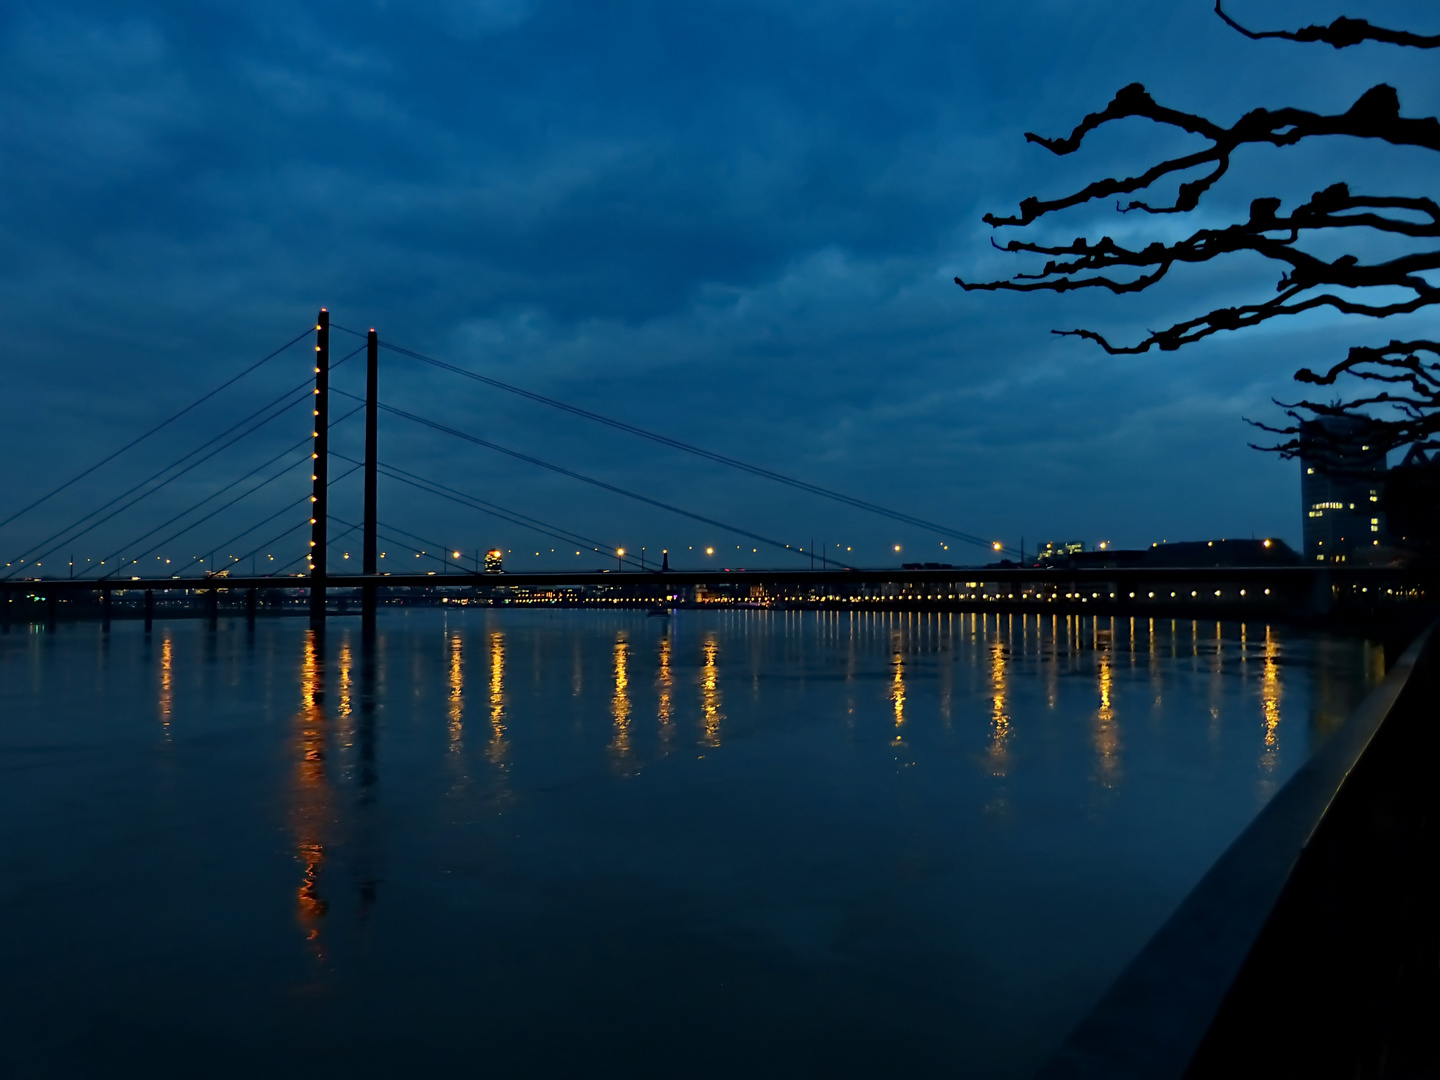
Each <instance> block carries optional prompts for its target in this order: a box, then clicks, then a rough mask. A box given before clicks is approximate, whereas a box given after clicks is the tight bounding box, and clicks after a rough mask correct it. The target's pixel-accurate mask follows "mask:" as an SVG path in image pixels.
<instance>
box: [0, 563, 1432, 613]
mask: <svg viewBox="0 0 1440 1080" xmlns="http://www.w3.org/2000/svg"><path fill="white" fill-rule="evenodd" d="M327 585H328V588H327V589H326V594H327V595H326V598H325V600H326V602H325V605H324V608H323V610H324V613H325V615H326V616H327V617H336V616H345V615H349V614H358V613H359V611H360V607H361V598H362V596H363V593H364V590H365V588H366V587H367V586H368V587H372V588H373V589H374V590H375V594H376V600H377V603H378V604H379V605H380V606H383V607H397V606H439V605H442V604H444V605H452V604H453V605H456V606H483V607H509V606H549V607H588V608H611V609H615V608H637V607H644V608H648V609H655V608H663V609H665V610H667V611H668V610H674V609H708V608H726V607H745V608H773V609H785V610H805V609H815V610H845V609H850V610H948V611H1000V612H1016V613H1019V612H1025V613H1052V612H1053V613H1064V614H1073V613H1082V614H1094V615H1139V616H1152V617H1161V616H1164V617H1204V618H1216V619H1247V618H1250V619H1253V618H1266V619H1280V620H1301V621H1314V620H1323V621H1333V622H1369V621H1372V620H1379V621H1385V622H1388V623H1394V622H1396V621H1403V622H1406V623H1409V622H1411V621H1414V622H1417V623H1419V622H1422V621H1423V620H1425V619H1426V618H1427V617H1432V616H1433V611H1432V609H1433V607H1434V604H1433V599H1432V598H1433V597H1434V596H1435V595H1436V590H1435V589H1434V588H1433V587H1432V586H1431V585H1430V583H1429V582H1428V580H1427V578H1426V577H1425V576H1421V575H1419V574H1418V573H1416V572H1415V571H1407V570H1405V569H1402V568H1371V567H1354V568H1341V567H1332V568H1312V567H1274V566H1271V567H1233V566H1232V567H1185V568H1164V567H1146V568H1144V569H1115V568H1108V569H1103V570H1075V569H1047V568H985V569H983V570H982V569H967V570H956V569H953V568H950V569H945V570H905V571H895V570H879V569H876V570H815V571H809V570H768V571H767V570H747V571H671V572H668V573H661V572H648V573H639V572H635V573H625V574H617V573H615V572H614V571H581V572H572V573H552V572H546V573H540V572H536V573H504V574H484V573H481V574H470V573H452V574H449V575H446V576H443V577H442V576H436V575H430V574H426V575H404V574H391V575H353V576H352V575H345V576H335V575H332V576H330V578H329V579H328V582H327ZM0 609H3V610H0V620H3V622H4V624H5V625H6V626H7V627H8V626H9V625H11V624H12V623H14V624H20V623H30V622H49V621H53V620H55V619H56V618H66V619H70V618H95V617H101V618H104V619H106V620H108V618H110V617H112V616H113V617H115V618H135V617H140V616H141V615H142V614H144V613H149V615H150V617H153V616H154V614H155V613H157V612H159V613H162V614H164V615H165V616H167V617H176V616H180V617H184V616H187V615H190V616H197V617H198V616H206V615H208V616H209V617H211V618H212V619H213V618H216V617H218V615H219V614H220V613H221V612H222V611H223V612H226V613H240V612H244V613H246V614H247V615H249V617H250V618H252V619H253V618H254V617H255V616H256V615H265V616H268V615H283V614H304V613H307V612H309V613H310V614H312V615H313V614H314V613H315V611H316V610H317V609H316V607H315V605H314V602H313V592H312V589H311V588H310V587H309V585H308V582H307V581H306V579H303V578H293V577H292V578H278V577H243V576H228V577H223V578H220V577H211V578H208V579H189V580H185V579H178V580H177V579H174V578H162V579H156V580H144V579H141V580H131V581H123V582H122V581H117V582H114V583H113V584H110V583H104V584H101V583H96V582H83V581H68V580H63V579H62V580H30V581H26V582H17V583H15V585H12V586H9V587H7V588H5V589H4V591H3V595H0Z"/></svg>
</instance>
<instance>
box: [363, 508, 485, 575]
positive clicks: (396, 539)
mask: <svg viewBox="0 0 1440 1080" xmlns="http://www.w3.org/2000/svg"><path fill="white" fill-rule="evenodd" d="M334 521H335V523H336V524H337V525H345V526H347V530H346V531H347V532H348V531H351V530H356V529H362V528H363V526H362V525H360V524H352V523H351V522H348V521H346V520H345V519H344V518H338V517H337V518H334ZM375 533H376V535H377V536H378V537H379V538H380V539H382V540H386V541H388V542H390V543H391V544H395V545H398V546H399V547H409V545H408V544H407V543H406V542H405V541H404V540H402V539H400V536H405V537H409V538H410V539H411V540H418V541H419V542H420V543H422V544H425V545H426V546H427V547H431V548H434V549H435V550H436V551H441V552H445V551H453V550H454V549H453V548H448V547H446V546H445V545H444V544H441V543H437V542H436V541H434V540H427V539H425V537H423V536H417V535H415V533H412V532H406V531H405V530H404V529H401V528H399V527H397V526H395V525H387V524H385V523H383V522H376V524H375ZM392 533H399V534H400V536H393V535H391V534H392ZM415 554H416V556H417V557H418V558H424V559H430V560H431V561H433V562H437V563H440V564H441V566H443V567H444V568H446V569H447V570H448V569H449V567H450V560H449V558H448V557H446V556H445V555H432V554H430V552H429V551H417V552H416V553H415ZM456 565H457V566H458V565H459V564H458V563H457V564H456ZM437 576H444V575H437Z"/></svg>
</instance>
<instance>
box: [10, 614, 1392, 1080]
mask: <svg viewBox="0 0 1440 1080" xmlns="http://www.w3.org/2000/svg"><path fill="white" fill-rule="evenodd" d="M1381 664H1382V661H1381V656H1380V651H1379V649H1378V648H1377V647H1373V646H1370V645H1367V644H1365V643H1362V642H1355V641H1344V640H1330V639H1323V638H1313V637H1304V636H1300V635H1297V634H1295V633H1293V632H1288V631H1287V632H1282V631H1281V630H1279V629H1276V628H1269V627H1266V626H1265V625H1263V624H1253V623H1252V624H1245V625H1243V626H1242V625H1239V624H1223V625H1221V624H1217V623H1214V622H1199V623H1195V622H1191V621H1188V620H1185V621H1178V622H1172V621H1170V620H1163V621H1155V622H1153V623H1152V622H1151V621H1149V620H1143V619H1142V620H1138V621H1135V622H1132V621H1130V620H1128V619H1114V620H1111V619H1089V618H1086V619H1080V618H1071V619H1068V620H1067V619H1066V618H1064V617H1058V618H1055V619H1050V618H1046V619H1043V620H1039V619H1037V618H1036V617H1034V616H1029V617H1022V616H1014V617H1009V616H1005V617H1001V618H1000V619H998V620H997V618H996V617H994V616H990V617H989V618H984V617H981V616H978V615H977V616H971V615H968V614H967V615H958V614H957V615H934V614H931V615H920V614H915V615H905V614H889V615H884V614H882V615H875V614H861V613H855V614H851V613H838V614H837V613H819V614H817V613H789V614H785V613H769V612H697V611H683V612H679V613H677V614H676V615H675V617H674V618H672V619H658V618H646V617H645V616H644V615H643V614H639V613H634V614H632V613H609V612H588V611H571V612H545V611H534V610H531V611H519V610H476V609H465V610H454V611H445V610H443V609H442V610H420V609H412V610H410V611H408V612H387V613H385V614H384V615H383V616H382V618H381V622H380V632H379V637H378V641H377V642H376V645H375V647H374V648H373V650H371V651H368V652H367V650H366V649H364V648H363V647H362V643H361V640H360V636H359V627H358V625H357V624H356V623H355V622H354V621H352V620H335V621H334V622H333V623H332V625H331V627H330V628H329V630H328V631H327V633H326V634H325V635H324V637H323V639H317V638H315V637H314V636H312V635H311V634H310V632H309V631H308V630H307V629H306V627H305V625H304V623H303V622H302V621H301V620H298V619H272V620H269V621H266V620H262V621H260V622H259V623H258V625H257V626H256V627H255V629H254V630H253V631H252V632H247V631H246V629H245V627H244V625H243V623H239V622H236V623H228V624H227V623H226V622H224V621H222V622H221V624H220V627H219V628H218V630H214V631H212V630H210V629H208V628H207V627H206V626H205V625H204V624H203V623H202V622H173V623H168V624H167V623H157V624H156V626H155V629H154V631H153V632H152V633H151V634H149V635H146V634H145V633H144V632H143V630H142V629H141V628H140V627H139V626H138V625H137V624H127V623H117V624H116V626H115V628H114V631H113V632H112V633H110V634H108V635H106V634H103V633H102V632H101V631H100V629H99V628H98V627H97V626H94V625H88V624H78V625H70V626H66V625H62V626H61V627H60V629H59V630H57V631H53V632H49V633H46V632H43V631H40V630H39V629H38V628H37V629H34V630H30V631H28V632H27V631H26V630H24V629H22V628H16V629H15V630H13V631H12V632H11V633H9V634H7V635H6V636H4V637H0V770H3V781H0V865H3V866H4V868H5V872H4V875H3V877H0V918H3V925H4V928H5V929H4V931H3V933H0V1016H3V1017H4V1019H3V1020H0V1032H3V1042H0V1054H3V1058H0V1060H7V1059H8V1061H9V1062H10V1064H9V1065H7V1066H6V1068H5V1072H6V1074H7V1075H26V1076H56V1075H130V1074H133V1075H139V1074H145V1075H164V1076H168V1075H174V1076H195V1075H206V1076H225V1075H233V1076H254V1075H260V1074H262V1073H268V1074H279V1075H291V1074H300V1073H304V1074H306V1075H352V1076H353V1075H382V1074H398V1073H400V1072H402V1071H405V1072H410V1071H415V1070H418V1069H426V1068H440V1069H445V1070H447V1071H463V1072H464V1073H466V1074H469V1073H476V1074H480V1073H484V1074H488V1075H498V1076H506V1075H512V1076H521V1075H527V1076H528V1075H540V1074H547V1073H548V1074H559V1075H606V1074H616V1075H620V1074H623V1075H630V1076H732V1075H739V1074H742V1073H743V1074H747V1075H765V1076H772V1075H773V1076H779V1075H823V1076H877V1075H905V1076H938V1075H945V1076H957V1075H958V1076H987V1077H1018V1076H1024V1075H1027V1074H1028V1073H1029V1072H1030V1071H1032V1070H1033V1069H1034V1068H1035V1067H1036V1066H1037V1065H1038V1064H1039V1063H1040V1062H1041V1061H1042V1060H1043V1059H1044V1057H1045V1056H1046V1054H1047V1053H1049V1052H1050V1050H1052V1049H1053V1048H1054V1047H1055V1046H1056V1045H1057V1044H1058V1042H1059V1041H1060V1040H1061V1039H1062V1038H1063V1037H1064V1035H1065V1034H1066V1033H1067V1031H1068V1030H1069V1028H1070V1027H1071V1026H1072V1025H1073V1024H1074V1023H1075V1022H1076V1021H1077V1020H1078V1019H1079V1017H1080V1016H1081V1015H1083V1013H1084V1011H1085V1010H1086V1008H1087V1007H1088V1006H1089V1005H1090V1003H1091V1002H1092V1001H1093V1000H1094V998H1095V997H1096V996H1097V995H1098V994H1099V993H1100V992H1101V991H1102V990H1103V989H1104V988H1105V986H1106V985H1107V984H1108V982H1109V981H1110V980H1111V979H1112V978H1113V977H1114V975H1115V974H1117V973H1118V972H1119V970H1120V969H1121V968H1122V967H1123V966H1124V964H1125V963H1126V962H1127V960H1128V959H1129V958H1130V957H1131V956H1132V955H1133V954H1134V952H1135V951H1136V950H1137V949H1138V948H1139V947H1140V946H1141V945H1142V944H1143V943H1144V941H1145V940H1146V939H1147V938H1148V936H1149V935H1150V934H1151V933H1152V932H1153V931H1154V930H1155V929H1156V928H1157V927H1158V925H1159V924H1160V922H1162V921H1163V919H1164V918H1165V916H1166V915H1167V914H1168V913H1169V912H1170V911H1171V910H1173V908H1174V907H1175V905H1176V904H1177V903H1178V902H1179V900H1180V899H1181V898H1182V897H1183V895H1184V894H1185V892H1186V891H1187V890H1188V889H1189V888H1190V887H1191V886H1192V885H1193V884H1194V883H1195V882H1196V881H1197V880H1198V879H1199V877H1200V876H1201V875H1202V874H1203V873H1204V871H1205V869H1206V868H1207V867H1208V866H1209V864H1210V863H1211V862H1213V860H1214V859H1215V858H1216V856H1218V855H1219V854H1220V852H1221V851H1222V850H1223V849H1224V848H1225V846H1226V845H1227V844H1228V843H1229V842H1230V841H1231V840H1232V839H1233V838H1234V837H1235V836H1236V835H1237V834H1238V833H1239V831H1240V830H1241V829H1242V828H1243V827H1244V826H1245V824H1246V823H1247V822H1248V821H1249V820H1250V819H1251V818H1252V817H1253V816H1254V814H1255V812H1256V811H1257V809H1258V808H1259V807H1260V806H1262V805H1263V804H1264V802H1265V801H1266V800H1267V799H1268V798H1269V797H1270V796H1271V795H1272V794H1273V793H1274V791H1275V790H1276V788H1277V787H1278V786H1279V785H1280V784H1282V783H1284V781H1285V779H1286V778H1287V777H1288V776H1289V775H1290V774H1291V773H1293V772H1294V770H1295V769H1296V768H1297V767H1298V766H1299V765H1300V764H1301V763H1302V762H1303V761H1304V760H1305V758H1306V756H1307V755H1308V754H1309V753H1310V751H1311V749H1312V748H1313V746H1315V745H1316V744H1317V742H1318V741H1319V740H1321V739H1323V738H1324V737H1325V735H1326V734H1327V733H1328V732H1329V731H1331V730H1333V729H1334V727H1335V726H1336V725H1337V724H1338V723H1339V722H1340V721H1341V720H1342V719H1343V718H1344V716H1345V715H1346V714H1347V713H1348V711H1349V710H1350V709H1351V707H1352V706H1353V705H1354V704H1355V703H1356V702H1357V701H1358V699H1359V697H1360V696H1362V695H1363V692H1364V690H1365V688H1366V687H1367V686H1368V685H1370V684H1371V683H1373V681H1375V679H1376V678H1377V677H1378V675H1379V673H1380V668H1381Z"/></svg>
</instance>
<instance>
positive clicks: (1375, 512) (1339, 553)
mask: <svg viewBox="0 0 1440 1080" xmlns="http://www.w3.org/2000/svg"><path fill="white" fill-rule="evenodd" d="M1367 427H1368V425H1367V424H1366V423H1365V421H1364V420H1361V419H1356V418H1353V417H1347V416H1336V417H1323V418H1321V419H1319V420H1307V421H1304V422H1303V423H1301V425H1300V501H1301V504H1302V507H1301V510H1302V513H1303V514H1304V515H1305V516H1304V517H1303V518H1302V519H1301V525H1302V531H1303V533H1304V540H1305V543H1304V548H1305V550H1304V559H1305V562H1307V563H1310V564H1312V565H1313V564H1314V563H1345V562H1351V561H1353V560H1354V559H1355V558H1356V555H1357V552H1360V551H1362V550H1363V549H1366V548H1375V547H1379V546H1380V545H1381V544H1382V543H1385V542H1386V531H1385V520H1384V514H1383V513H1382V512H1381V510H1380V499H1381V495H1382V494H1383V491H1384V484H1385V451H1384V449H1383V448H1380V447H1378V446H1377V447H1372V446H1370V445H1369V444H1368V443H1367V442H1366V441H1365V439H1366V431H1367Z"/></svg>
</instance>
